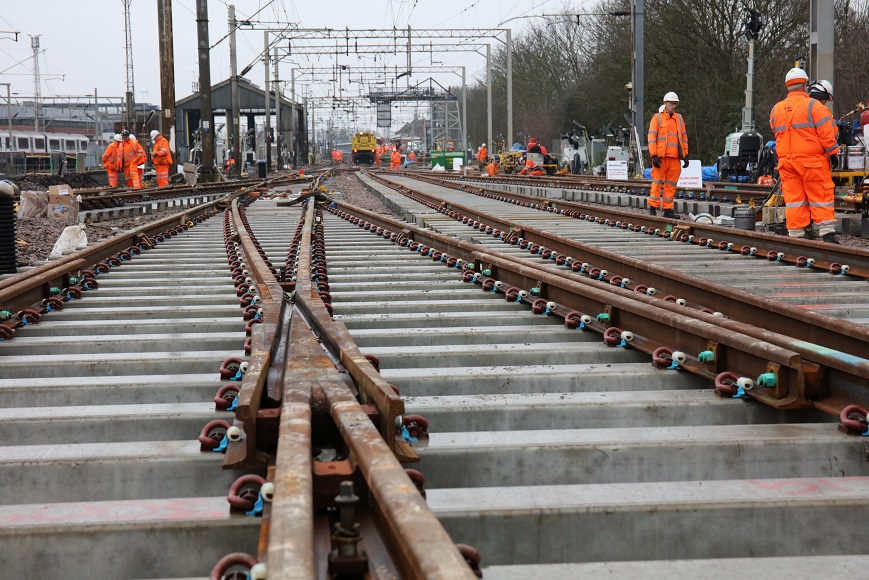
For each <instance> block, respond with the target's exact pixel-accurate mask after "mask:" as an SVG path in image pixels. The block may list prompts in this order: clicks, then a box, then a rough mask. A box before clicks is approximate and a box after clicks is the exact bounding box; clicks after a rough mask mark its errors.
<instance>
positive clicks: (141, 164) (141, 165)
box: [130, 134, 148, 185]
mask: <svg viewBox="0 0 869 580" xmlns="http://www.w3.org/2000/svg"><path fill="white" fill-rule="evenodd" d="M130 141H132V142H133V143H134V144H135V145H136V153H137V154H138V155H139V158H138V159H137V165H136V171H137V172H138V173H139V183H141V184H143V185H144V183H145V164H146V163H147V162H148V154H147V153H145V148H144V147H142V144H141V143H139V140H138V139H136V136H135V135H132V134H131V135H130Z"/></svg>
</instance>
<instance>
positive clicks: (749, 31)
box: [743, 8, 766, 40]
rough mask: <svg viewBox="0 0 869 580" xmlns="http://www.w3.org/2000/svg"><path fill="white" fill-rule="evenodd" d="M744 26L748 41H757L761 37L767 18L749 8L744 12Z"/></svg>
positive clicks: (758, 11)
mask: <svg viewBox="0 0 869 580" xmlns="http://www.w3.org/2000/svg"><path fill="white" fill-rule="evenodd" d="M743 24H744V25H745V29H744V30H743V33H744V34H745V38H747V39H748V40H757V37H758V36H760V31H761V30H763V25H764V24H766V16H765V15H763V14H761V13H760V10H756V9H754V8H748V9H746V10H745V12H743Z"/></svg>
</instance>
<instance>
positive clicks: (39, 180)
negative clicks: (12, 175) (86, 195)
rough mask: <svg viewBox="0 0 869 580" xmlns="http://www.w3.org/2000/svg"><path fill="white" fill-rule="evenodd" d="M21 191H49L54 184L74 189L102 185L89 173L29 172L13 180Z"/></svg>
mask: <svg viewBox="0 0 869 580" xmlns="http://www.w3.org/2000/svg"><path fill="white" fill-rule="evenodd" d="M12 181H13V182H15V184H16V185H18V187H20V188H21V191H48V188H49V187H50V186H52V185H69V186H70V187H72V188H73V189H90V188H94V187H101V186H100V183H99V182H98V181H97V180H95V179H94V178H93V177H91V176H90V175H88V174H87V173H67V174H66V175H64V176H63V177H60V176H58V175H50V174H48V173H28V174H27V175H22V176H21V177H18V178H16V179H13V180H12Z"/></svg>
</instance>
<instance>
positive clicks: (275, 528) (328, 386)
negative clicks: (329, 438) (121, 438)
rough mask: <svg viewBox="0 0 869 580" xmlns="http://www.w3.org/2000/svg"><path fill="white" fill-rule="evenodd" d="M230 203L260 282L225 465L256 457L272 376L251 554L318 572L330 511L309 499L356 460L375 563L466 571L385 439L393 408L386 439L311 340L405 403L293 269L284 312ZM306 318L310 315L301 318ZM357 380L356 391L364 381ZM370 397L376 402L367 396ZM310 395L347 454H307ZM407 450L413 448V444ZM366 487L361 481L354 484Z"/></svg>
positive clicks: (322, 496)
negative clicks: (267, 489)
mask: <svg viewBox="0 0 869 580" xmlns="http://www.w3.org/2000/svg"><path fill="white" fill-rule="evenodd" d="M313 205H314V204H313V203H310V202H309V210H308V211H307V212H306V214H305V217H306V219H305V223H304V228H303V235H302V244H301V247H300V258H301V259H300V261H299V263H298V269H299V271H309V270H310V249H311V241H310V240H311V229H312V223H313V216H314V213H315V212H314V210H313V209H312V208H313ZM232 212H233V216H232V217H233V223H234V235H235V236H236V237H237V238H238V241H239V245H240V247H241V248H242V249H243V252H244V264H245V265H246V266H247V267H248V268H249V271H250V273H251V274H252V277H254V278H255V279H256V284H257V288H258V289H259V290H260V291H261V293H262V294H261V295H262V297H263V301H262V304H263V315H264V322H263V323H262V324H257V325H254V334H253V338H254V340H253V343H252V353H251V357H250V361H249V362H250V366H249V368H248V371H247V372H246V373H245V376H244V378H243V381H242V388H241V392H240V393H239V395H238V396H239V406H238V410H237V411H236V418H237V420H240V421H241V422H242V424H243V425H244V430H245V433H246V435H247V437H246V439H245V441H247V442H246V443H242V444H230V445H229V446H228V448H227V452H226V453H227V457H226V461H225V463H224V467H225V468H226V467H233V468H237V467H242V466H244V465H248V466H250V465H251V464H249V463H248V464H246V463H245V461H246V460H247V459H250V458H255V459H259V457H260V455H261V454H262V452H263V449H261V448H254V449H251V447H252V446H254V447H256V443H259V444H262V443H263V441H264V438H263V437H261V435H262V431H263V429H264V426H263V423H265V422H267V421H268V420H270V419H271V418H268V419H267V421H263V419H264V417H263V415H262V411H263V409H257V406H256V401H257V398H261V397H262V396H263V393H264V392H265V391H266V389H268V390H269V392H270V393H271V392H272V387H273V385H272V384H271V382H272V381H274V380H278V381H279V382H280V392H279V395H278V398H279V399H280V415H279V417H277V420H278V421H279V425H278V435H277V449H276V450H275V451H274V461H275V463H274V467H273V469H272V470H270V471H271V475H270V477H273V478H274V482H275V484H276V491H275V494H274V501H273V504H272V505H271V507H267V508H266V510H265V512H264V518H263V527H262V530H261V535H260V549H259V554H258V556H259V559H260V561H267V562H268V566H269V575H270V576H272V575H274V576H275V577H278V578H299V579H302V578H314V577H321V576H323V575H325V574H327V570H328V569H329V563H330V556H329V552H330V550H331V547H330V545H331V542H329V541H328V536H329V534H330V532H329V530H330V524H329V518H328V516H326V515H325V514H323V513H321V512H319V511H318V510H319V506H320V505H321V504H322V502H323V501H327V502H328V505H333V504H334V502H333V501H332V497H334V495H335V491H334V490H332V489H331V488H330V487H329V486H330V485H331V484H332V483H334V482H335V481H336V479H347V480H351V481H353V480H355V478H354V477H353V472H354V471H355V470H356V469H357V468H358V469H359V471H360V472H361V475H362V478H363V480H364V482H365V485H366V487H367V493H370V496H371V498H372V500H371V501H370V502H367V503H369V506H368V508H369V509H370V517H369V516H367V515H366V516H364V517H363V516H360V519H361V520H362V524H363V525H362V532H363V536H364V541H363V544H362V545H363V546H364V548H365V549H366V551H367V552H368V557H369V559H370V561H371V564H372V565H375V564H376V566H377V569H378V570H384V569H386V570H389V569H394V570H395V572H396V573H397V574H399V575H400V576H401V577H407V578H412V577H413V578H445V579H446V578H472V577H473V574H471V572H470V569H469V568H468V566H467V564H466V563H465V561H464V559H463V557H462V556H461V554H460V553H459V551H458V549H457V548H456V547H455V545H454V544H453V543H452V541H451V540H450V538H449V536H448V535H447V534H446V532H445V531H444V529H443V527H441V525H440V523H439V522H438V521H437V519H436V518H435V516H434V515H433V514H432V512H431V511H430V510H429V509H428V508H427V506H426V505H425V501H424V500H423V498H422V496H421V495H420V493H419V491H418V490H417V488H416V486H415V485H414V484H413V482H412V481H411V480H410V478H409V477H408V476H407V474H406V473H405V472H404V469H403V468H402V466H401V464H400V463H399V460H398V458H397V457H396V455H395V454H394V453H393V451H392V450H391V449H390V447H391V445H388V444H387V443H388V442H391V441H392V440H394V438H395V437H396V434H395V417H390V418H389V419H387V418H386V417H383V416H381V417H380V419H379V422H380V426H381V427H383V426H384V425H388V426H389V427H391V429H390V430H389V432H390V433H392V434H393V439H392V440H390V439H384V438H383V436H382V433H381V430H382V429H381V430H378V428H377V427H376V426H375V424H374V423H373V422H372V421H371V417H370V411H368V410H367V409H365V407H364V406H363V405H361V404H360V403H359V401H357V400H356V398H355V394H354V393H353V392H352V391H351V390H350V389H349V388H348V384H347V381H346V380H345V376H346V375H342V374H341V373H340V372H339V370H338V369H337V368H336V366H335V360H334V359H333V358H332V357H331V356H330V354H329V353H328V352H326V351H324V349H323V347H322V346H321V344H320V341H322V342H324V343H333V344H335V345H338V348H339V351H338V358H339V359H340V362H341V364H343V365H344V367H345V368H347V365H348V364H349V365H350V366H351V367H352V366H354V365H355V366H356V367H358V368H361V369H362V374H361V376H362V377H363V381H364V380H368V381H370V382H372V383H376V384H377V385H378V387H379V389H380V391H386V390H388V391H389V393H388V394H389V397H388V398H385V399H386V400H387V401H388V402H389V405H388V409H390V410H393V411H394V410H398V411H400V412H403V409H404V407H403V403H402V402H401V400H400V399H399V398H398V397H397V395H395V393H394V392H393V391H392V389H391V388H389V386H388V384H386V383H385V382H384V381H383V379H382V378H380V377H379V375H376V373H375V372H374V369H373V367H371V365H370V363H369V362H368V360H367V359H365V358H364V357H362V356H361V354H359V351H358V348H357V347H356V346H355V343H352V341H350V340H349V338H348V336H347V335H346V329H344V328H343V325H340V326H336V327H335V328H332V325H331V324H329V321H331V318H330V317H329V315H328V312H327V311H326V309H325V306H324V305H323V303H322V301H321V300H320V297H319V295H318V294H317V292H316V291H315V289H314V288H313V286H312V284H311V280H310V278H309V277H307V276H301V277H300V278H299V279H298V281H297V282H296V285H295V295H294V296H295V306H296V308H295V309H293V310H292V312H291V313H290V308H289V306H288V305H287V303H286V301H285V300H284V298H283V295H284V289H283V288H282V287H281V285H280V283H278V282H277V280H276V279H275V277H274V274H273V273H272V272H271V271H270V269H269V268H268V266H267V264H266V263H265V261H264V260H263V259H262V257H261V256H260V254H259V252H258V248H257V247H256V244H255V243H254V238H253V236H252V233H251V232H250V231H248V228H247V227H246V226H245V225H244V223H243V220H242V219H241V215H240V212H239V208H238V202H237V201H236V202H235V203H234V204H233V208H232ZM279 317H280V318H281V320H278V318H279ZM324 317H325V318H324ZM311 322H314V324H311V326H310V327H309V326H308V324H310V323H311ZM312 330H313V331H314V332H315V333H316V334H314V333H312ZM258 337H259V338H258ZM284 339H285V340H286V342H287V344H288V349H287V352H286V355H285V356H283V357H276V356H273V353H272V351H273V350H274V347H275V345H276V344H278V343H279V342H280V341H282V340H284ZM269 346H271V349H272V351H270V350H269ZM279 358H280V359H281V360H278V359H279ZM277 364H280V365H281V366H282V372H281V373H280V375H278V376H276V375H275V374H274V373H271V372H269V370H274V368H273V367H274V366H275V365H277ZM365 367H367V368H365ZM368 369H370V371H369V370H368ZM368 375H376V376H372V377H369V376H368ZM265 383H269V384H268V385H266V384H265ZM359 390H360V392H364V389H363V388H362V387H360V389H359ZM368 398H370V399H372V400H374V403H375V405H376V404H377V397H376V396H370V395H369V397H368ZM319 400H324V401H325V404H326V405H327V408H326V412H327V413H328V415H329V416H330V417H331V419H332V420H333V421H334V423H335V425H336V426H337V427H338V430H339V431H340V434H341V437H342V439H343V441H344V444H345V445H346V446H347V449H348V450H349V451H350V454H351V456H350V459H349V460H342V461H335V462H313V461H312V448H313V446H314V443H315V439H316V438H317V437H318V434H317V433H318V431H317V429H316V428H315V426H314V424H313V418H314V417H315V416H316V415H317V413H318V410H319V411H321V410H322V409H320V408H319V407H320V403H318V401H319ZM396 401H397V403H398V405H395V402H396ZM243 409H244V410H243ZM399 420H400V418H399ZM397 436H398V437H400V435H397ZM319 437H321V438H322V437H323V434H322V433H320V435H319ZM251 441H254V442H255V443H251ZM405 445H406V443H405ZM407 449H408V450H409V447H408V448H407ZM409 454H410V455H412V456H413V457H414V458H415V454H413V452H412V450H409ZM324 486H325V488H324ZM330 493H331V497H330V496H329V494H330ZM367 493H366V494H363V493H361V490H360V493H359V495H367ZM364 513H368V512H367V510H366V511H365V512H364ZM318 530H320V531H318ZM323 534H325V535H326V538H327V540H326V541H325V543H324V542H320V541H318V540H317V538H322V536H323ZM324 550H325V551H324Z"/></svg>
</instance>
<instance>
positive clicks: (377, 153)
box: [374, 145, 383, 167]
mask: <svg viewBox="0 0 869 580" xmlns="http://www.w3.org/2000/svg"><path fill="white" fill-rule="evenodd" d="M381 155H383V148H382V147H381V146H380V145H378V146H377V147H375V148H374V165H375V166H377V167H380V164H381V161H380V156H381Z"/></svg>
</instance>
